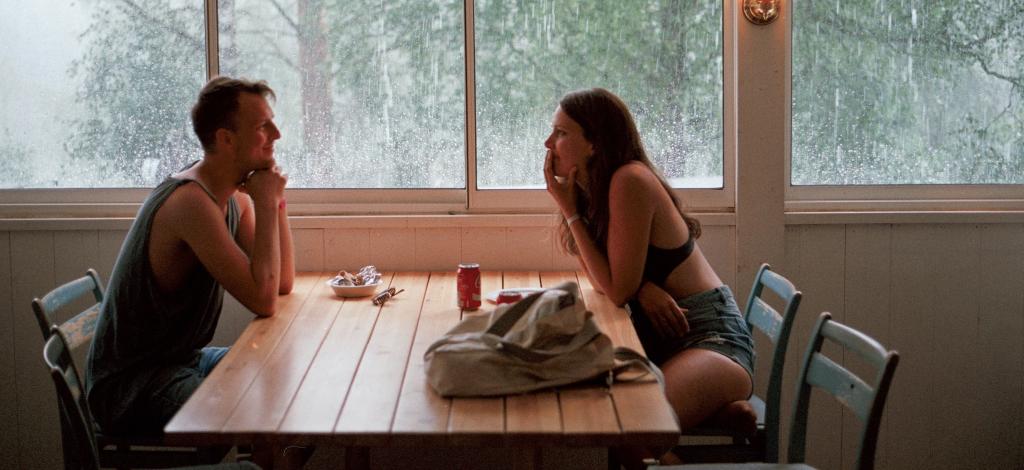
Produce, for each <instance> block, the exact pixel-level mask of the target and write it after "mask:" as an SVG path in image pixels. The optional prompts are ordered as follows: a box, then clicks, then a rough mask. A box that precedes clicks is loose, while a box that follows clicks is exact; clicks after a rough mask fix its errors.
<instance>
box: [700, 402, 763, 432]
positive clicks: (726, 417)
mask: <svg viewBox="0 0 1024 470" xmlns="http://www.w3.org/2000/svg"><path fill="white" fill-rule="evenodd" d="M708 422H709V423H711V424H713V425H714V426H717V427H722V428H725V429H729V430H733V431H737V432H739V433H740V435H743V436H753V435H754V433H756V432H757V413H755V412H754V407H753V406H751V405H750V402H749V401H747V400H737V401H734V402H732V403H729V404H727V405H725V406H723V407H722V408H720V409H719V410H718V411H717V412H715V414H714V415H712V416H711V419H709V420H708Z"/></svg>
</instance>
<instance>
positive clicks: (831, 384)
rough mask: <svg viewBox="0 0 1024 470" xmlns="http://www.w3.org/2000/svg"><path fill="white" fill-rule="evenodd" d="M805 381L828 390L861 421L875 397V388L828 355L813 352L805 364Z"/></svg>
mask: <svg viewBox="0 0 1024 470" xmlns="http://www.w3.org/2000/svg"><path fill="white" fill-rule="evenodd" d="M807 383H808V384H810V385H811V386H814V387H818V388H820V389H822V390H824V391H826V392H828V393H829V394H830V395H832V396H833V397H835V399H836V400H837V401H839V402H840V403H842V404H843V406H845V407H846V408H847V409H848V410H850V411H852V412H853V413H854V414H856V415H857V417H858V418H860V420H861V421H864V420H866V419H868V416H867V411H868V409H869V408H870V407H871V400H873V399H874V397H875V389H873V388H871V386H870V385H868V384H867V383H865V382H864V381H863V380H861V379H860V377H857V376H856V375H854V374H853V373H852V372H850V371H848V370H846V369H844V368H843V366H841V365H839V364H836V363H835V361H833V360H832V359H829V358H828V356H825V355H822V354H814V356H812V357H811V362H810V364H808V365H807Z"/></svg>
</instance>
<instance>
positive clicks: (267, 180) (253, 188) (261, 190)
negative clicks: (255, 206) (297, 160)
mask: <svg viewBox="0 0 1024 470" xmlns="http://www.w3.org/2000/svg"><path fill="white" fill-rule="evenodd" d="M287 184H288V175H286V174H284V173H281V167H279V166H276V165H275V166H274V167H273V168H268V169H266V170H256V171H254V172H252V173H250V174H249V177H248V178H246V179H245V182H244V183H243V187H244V188H245V192H246V193H248V194H249V196H250V197H252V199H253V201H256V202H257V203H260V202H263V201H272V202H273V203H274V204H275V205H276V204H277V201H279V200H280V199H281V198H282V197H284V187H285V186H286V185H287Z"/></svg>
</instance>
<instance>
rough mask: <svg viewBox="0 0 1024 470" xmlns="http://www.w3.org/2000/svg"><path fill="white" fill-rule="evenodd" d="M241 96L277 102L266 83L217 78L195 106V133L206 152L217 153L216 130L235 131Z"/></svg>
mask: <svg viewBox="0 0 1024 470" xmlns="http://www.w3.org/2000/svg"><path fill="white" fill-rule="evenodd" d="M242 93H254V94H257V95H260V96H262V97H263V98H266V97H267V96H270V97H271V98H274V99H277V95H275V94H274V90H272V89H270V86H268V85H267V82H265V81H263V80H259V81H252V80H246V79H242V78H231V77H224V76H220V77H214V78H213V79H211V80H210V81H209V82H207V83H206V86H204V87H203V89H202V90H200V91H199V98H198V99H197V100H196V104H195V105H193V106H192V130H194V131H195V133H196V136H197V137H199V143H200V144H202V145H203V150H204V151H206V152H212V151H213V150H214V143H215V141H216V134H217V129H229V130H236V129H235V126H236V121H235V117H236V114H237V113H238V96H239V95H241V94H242Z"/></svg>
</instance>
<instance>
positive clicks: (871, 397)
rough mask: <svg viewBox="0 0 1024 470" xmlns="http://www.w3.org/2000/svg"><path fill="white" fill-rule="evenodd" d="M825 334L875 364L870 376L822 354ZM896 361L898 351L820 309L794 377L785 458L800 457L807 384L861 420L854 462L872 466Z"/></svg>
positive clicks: (862, 469) (860, 469) (866, 467)
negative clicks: (824, 393)
mask: <svg viewBox="0 0 1024 470" xmlns="http://www.w3.org/2000/svg"><path fill="white" fill-rule="evenodd" d="M826 340H828V341H829V342H830V343H833V344H836V345H838V346H840V347H841V348H843V351H844V352H845V351H852V352H856V354H857V355H859V356H862V357H863V358H864V359H865V360H867V362H868V363H870V365H871V366H873V367H874V368H875V369H876V370H875V373H874V374H872V375H871V376H870V377H862V376H858V375H856V374H854V373H853V372H851V371H850V370H849V369H847V368H846V367H843V366H842V365H840V364H839V363H837V362H835V361H833V360H832V359H830V358H828V357H827V356H825V354H824V353H822V352H821V351H822V346H823V345H824V343H825V341H826ZM898 363H899V354H898V353H897V352H896V351H887V350H886V349H885V348H884V347H882V345H881V344H880V343H878V341H875V340H874V339H872V338H871V337H870V336H867V335H865V334H864V333H861V332H860V331H857V330H855V329H853V328H851V327H849V326H846V325H843V324H840V323H837V322H835V321H833V320H832V315H830V314H829V313H828V312H825V313H822V314H821V317H819V318H818V322H817V323H816V324H815V326H814V330H813V332H812V333H811V340H810V342H809V344H808V346H807V353H806V354H805V355H804V362H803V366H802V368H801V370H800V377H799V380H798V382H797V394H796V401H795V405H794V406H793V424H792V426H790V435H789V453H788V459H789V461H790V462H794V463H800V462H804V457H805V446H806V438H807V414H808V409H809V407H810V397H811V390H812V388H818V389H820V390H823V391H825V392H827V393H828V394H829V395H831V396H832V397H833V398H835V399H836V400H837V401H839V402H840V403H842V404H843V405H844V406H846V407H847V408H848V409H850V411H852V412H853V413H854V414H855V415H856V416H857V418H858V419H860V420H861V421H862V427H861V432H860V441H859V446H860V450H859V452H858V453H857V464H856V468H857V469H858V470H871V469H874V466H875V450H876V448H877V443H878V429H879V426H880V425H881V422H882V411H883V410H884V408H885V400H886V397H887V396H888V394H889V387H890V385H891V384H892V377H893V374H894V373H895V371H896V365H897V364H898Z"/></svg>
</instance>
